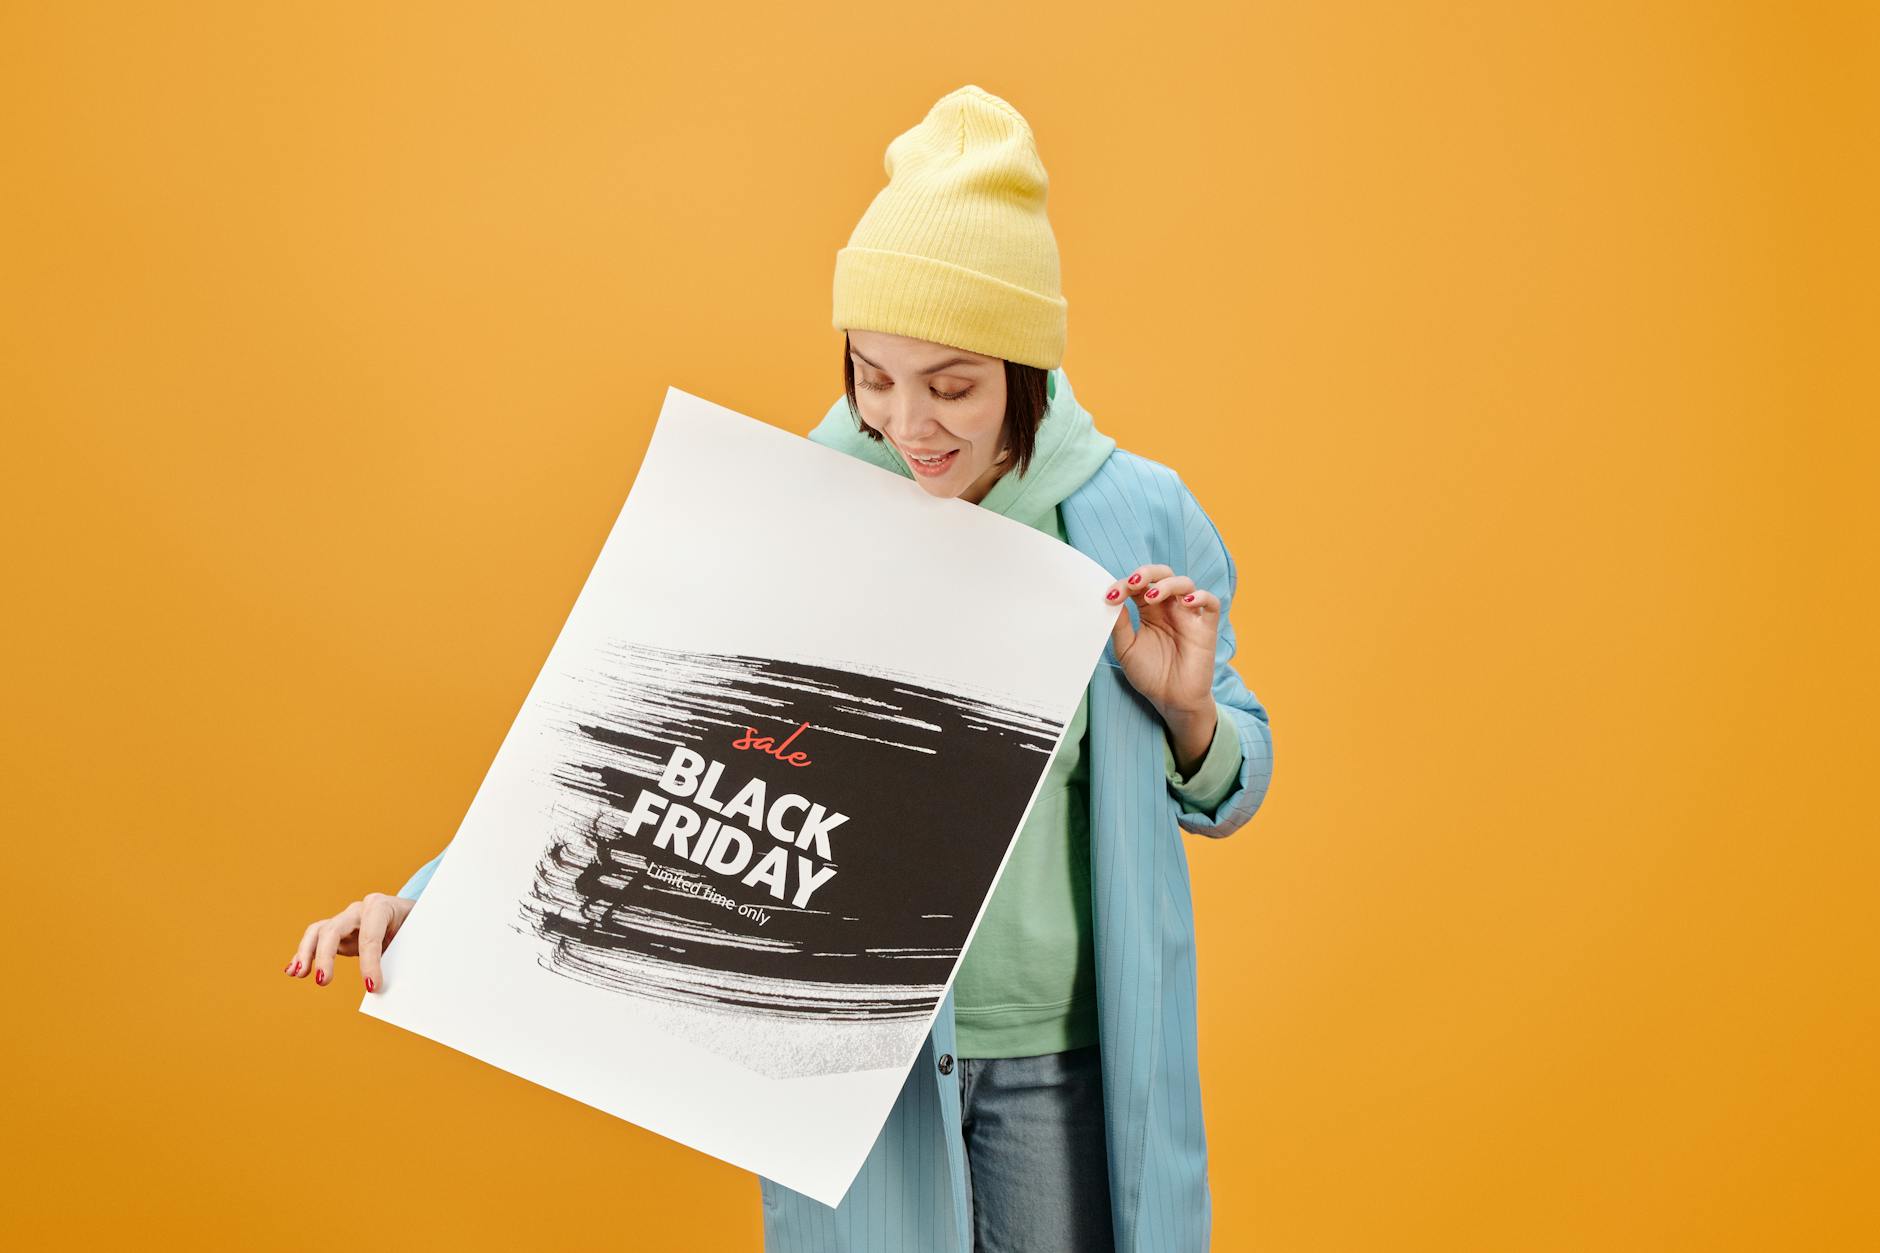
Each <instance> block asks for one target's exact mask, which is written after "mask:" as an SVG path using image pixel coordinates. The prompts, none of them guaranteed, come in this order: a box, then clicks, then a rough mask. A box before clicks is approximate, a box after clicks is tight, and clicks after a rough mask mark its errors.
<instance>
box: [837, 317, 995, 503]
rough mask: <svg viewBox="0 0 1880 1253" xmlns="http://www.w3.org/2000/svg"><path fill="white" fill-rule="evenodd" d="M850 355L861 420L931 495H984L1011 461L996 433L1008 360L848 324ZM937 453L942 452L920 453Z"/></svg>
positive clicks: (975, 498) (976, 498)
mask: <svg viewBox="0 0 1880 1253" xmlns="http://www.w3.org/2000/svg"><path fill="white" fill-rule="evenodd" d="M849 355H850V357H852V358H853V359H854V362H855V405H856V408H857V409H859V410H860V411H861V415H862V421H863V422H864V423H866V424H867V425H868V426H870V427H872V428H874V429H875V430H877V431H879V432H881V434H882V436H883V438H885V439H886V440H887V442H888V443H889V444H890V445H891V446H892V447H893V448H894V450H895V451H896V452H898V453H900V455H901V459H902V460H904V461H905V462H907V466H908V469H909V470H911V471H913V474H914V481H915V482H916V483H919V484H920V485H921V486H922V487H923V488H925V489H926V490H927V493H928V495H930V496H958V497H959V498H961V499H962V500H967V501H971V502H972V503H973V504H975V505H976V504H978V503H979V502H980V501H982V500H984V499H985V496H986V493H987V492H989V491H991V490H992V485H993V484H994V483H995V482H997V481H998V479H999V476H1000V475H1001V474H1003V473H1005V471H1006V469H1007V468H1008V467H1009V466H1010V465H1011V458H1010V456H1008V455H1006V453H1005V450H1004V448H1003V447H1002V446H1001V443H1000V438H999V437H1000V435H1002V434H1003V433H1004V428H1005V362H1004V361H1003V360H1001V359H1000V358H998V357H986V356H981V355H980V354H979V353H976V352H967V351H966V350H965V349H963V348H951V347H948V346H947V345H946V344H936V343H933V342H932V341H930V340H925V339H909V338H908V337H907V336H905V335H889V334H887V333H885V332H883V331H850V332H849ZM934 454H938V455H942V456H944V458H945V459H944V460H943V461H941V462H939V463H938V464H930V463H928V462H925V461H923V460H922V459H921V458H922V457H923V456H927V455H934Z"/></svg>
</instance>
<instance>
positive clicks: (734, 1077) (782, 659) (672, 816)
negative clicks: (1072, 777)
mask: <svg viewBox="0 0 1880 1253" xmlns="http://www.w3.org/2000/svg"><path fill="white" fill-rule="evenodd" d="M1110 582H1111V575H1110V574H1109V572H1108V571H1106V570H1105V569H1104V568H1103V567H1102V566H1100V565H1098V564H1097V563H1096V562H1094V561H1092V560H1090V559H1089V558H1088V557H1086V556H1084V555H1083V554H1082V553H1080V552H1078V551H1077V550H1076V549H1074V548H1072V547H1070V546H1069V545H1067V544H1063V543H1060V542H1059V541H1057V540H1055V539H1053V538H1051V537H1050V536H1048V535H1045V534H1043V533H1042V532H1040V531H1037V530H1034V529H1033V528H1031V527H1028V526H1025V525H1023V524H1022V523H1018V522H1014V521H1012V520H1010V519H1008V518H1004V517H1001V516H999V515H997V514H995V513H992V512H990V511H988V510H985V509H982V508H980V507H979V506H977V505H973V504H969V503H967V502H965V501H961V500H955V499H936V498H934V497H932V496H929V495H928V494H927V493H926V492H925V491H924V490H922V488H921V487H920V485H919V484H918V483H916V482H915V481H914V480H912V479H909V478H904V477H902V476H900V475H896V474H893V473H891V472H889V471H886V470H883V469H881V468H879V467H877V466H872V465H869V464H867V463H865V462H863V461H859V460H857V459H855V458H852V457H849V456H847V455H845V454H843V453H840V452H837V451H835V450H833V449H829V448H825V447H822V446H821V445H819V444H815V443H812V442H810V441H809V440H807V439H804V438H802V437H801V436H798V435H794V434H792V433H790V432H788V431H784V430H780V429H778V428H776V427H772V426H769V425H767V424H765V423H762V422H759V421H756V420H754V419H751V418H748V417H745V416H744V415H742V414H739V413H736V412H734V411H732V410H729V409H726V408H723V407H722V406H719V405H715V404H712V403H711V402H709V401H706V400H702V399H700V398H699V397H696V396H693V395H690V394H688V393H686V392H682V391H680V390H678V389H676V388H671V389H668V391H667V393H666V399H665V404H664V406H663V408H662V409H661V411H660V415H659V422H658V424H657V426H656V427H655V429H654V431H653V436H652V440H651V443H650V445H649V447H648V450H647V453H646V457H645V460H644V462H643V464H642V466H641V468H640V472H639V475H638V477H637V479H636V480H635V482H634V484H633V488H632V490H631V492H630V493H629V495H628V497H627V501H626V504H625V505H624V506H623V507H622V508H621V511H620V515H619V517H618V519H617V520H616V521H615V523H614V526H613V530H612V531H611V533H610V534H609V535H608V537H607V541H606V543H605V545H604V546H603V548H602V550H601V554H600V557H599V558H598V560H596V562H595V564H594V568H593V571H592V572H591V573H590V574H589V576H588V579H587V582H586V584H585V586H584V587H583V588H582V591H581V594H580V596H579V598H578V599H577V600H576V602H575V605H574V609H573V610H572V612H571V613H570V614H569V617H568V620H567V622H566V624H565V625H564V626H563V627H562V630H561V634H560V636H559V637H558V638H557V640H556V642H555V645H554V647H553V649H552V650H551V651H550V653H549V656H548V660H547V661H546V663H545V664H544V665H543V667H542V671H541V673H540V674H539V675H538V676H537V678H536V680H535V684H534V686H533V687H532V688H531V689H530V691H529V695H528V698H527V700H526V701H525V702H524V704H523V707H522V710H521V712H520V713H519V714H518V715H517V717H516V720H515V722H514V724H513V725H512V726H511V727H510V730H509V734H508V736H507V737H506V738H505V739H504V741H503V744H502V747H501V748H500V749H499V750H498V752H497V754H496V759H495V761H494V762H493V763H492V764H491V766H490V769H489V772H488V774H487V775H486V776H485V777H484V780H483V782H482V784H481V786H480V787H479V788H478V789H477V793H476V797H475V799H474V800H473V801H472V803H471V805H470V808H469V811H468V812H467V814H466V815H465V817H464V820H463V823H462V825H461V826H460V827H459V828H458V831H457V834H456V836H455V838H454V840H453V841H452V843H451V844H450V848H449V851H448V853H447V855H446V856H445V857H444V860H443V862H442V864H441V865H440V866H439V867H438V869H437V873H436V875H435V877H434V878H433V879H432V881H431V883H430V886H429V887H428V888H427V889H426V890H425V893H424V897H423V899H422V900H421V901H420V902H419V904H418V906H417V907H416V909H414V910H413V911H412V914H411V917H410V918H409V919H408V920H407V922H406V924H405V927H404V929H403V930H402V931H401V932H400V933H399V934H398V936H397V938H396V939H395V940H394V942H393V944H392V945H391V947H390V948H389V949H388V950H387V951H386V955H385V964H384V970H385V976H386V987H385V990H384V991H383V992H381V993H378V994H370V995H367V996H366V998H365V1000H364V1001H363V1003H362V1004H361V1007H360V1008H361V1009H362V1010H363V1011H364V1012H366V1013H368V1014H372V1015H374V1016H375V1017H378V1018H382V1019H384V1020H385V1021H387V1022H391V1023H396V1024H397V1025H399V1026H401V1027H404V1028H406V1029H408V1030H410V1031H414V1032H417V1033H418V1034H420V1035H424V1036H427V1037H429V1038H430V1039H433V1040H436V1041H438V1042H439V1043H442V1044H446V1045H449V1046H450V1047H452V1048H454V1049H458V1050H460V1051H462V1052H465V1053H468V1054H470V1055H471V1056H473V1057H477V1058H480V1059H482V1060H483V1061H486V1062H489V1063H490V1064H492V1065H495V1066H500V1067H502V1068H503V1069H505V1070H508V1071H511V1072H513V1073H514V1074H517V1075H520V1076H522V1077H523V1078H525V1079H528V1080H530V1081H532V1082H534V1083H538V1084H541V1085H543V1086H544V1087H548V1088H552V1089H554V1090H555V1091H557V1092H561V1093H563V1094H565V1095H567V1096H571V1097H574V1098H575V1099H576V1100H579V1101H583V1102H585V1103H587V1104H589V1105H592V1106H594V1107H596V1108H598V1109H602V1110H605V1111H607V1112H608V1113H610V1114H614V1115H616V1116H617V1117H620V1118H623V1119H626V1120H627V1121H629V1122H632V1123H635V1124H637V1125H639V1126H641V1127H644V1128H647V1129H648V1130H651V1131H654V1132H657V1133H659V1134H660V1135H663V1136H667V1137H670V1138H671V1139H673V1140H677V1141H679V1142H680V1143H682V1144H686V1145H689V1146H691V1147H693V1148H696V1149H698V1150H700V1151H702V1152H705V1153H709V1154H711V1155H713V1156H714V1157H718V1158H721V1159H723V1160H724V1161H727V1162H730V1163H732V1164H734V1165H737V1166H740V1167H743V1168H745V1169H748V1170H752V1171H756V1172H758V1173H760V1174H763V1175H767V1176H769V1177H770V1178H772V1179H775V1180H777V1181H778V1182H780V1183H783V1184H785V1185H787V1186H789V1187H791V1188H795V1189H797V1190H798V1191H800V1192H804V1193H806V1194H808V1195H809V1196H812V1197H814V1198H816V1199H817V1200H820V1201H822V1202H824V1203H825V1204H828V1205H832V1206H833V1205H836V1204H838V1203H839V1202H840V1201H841V1199H842V1197H843V1195H844V1194H845V1193H846V1192H847V1190H848V1187H849V1184H850V1182H851V1181H852V1180H853V1179H854V1178H855V1175H856V1173H857V1172H858V1171H859V1170H860V1169H861V1165H862V1162H863V1160H864V1159H865V1158H866V1157H867V1154H868V1151H869V1148H870V1147H871V1146H872V1145H873V1143H874V1140H875V1136H876V1135H877V1133H878V1132H879V1131H880V1129H881V1126H882V1124H883V1123H884V1122H885V1121H886V1119H887V1116H888V1112H889V1110H890V1109H891V1108H892V1106H893V1104H894V1101H895V1098H896V1096H897V1095H898V1093H899V1091H900V1088H901V1085H902V1082H903V1080H904V1078H905V1077H906V1075H907V1071H908V1068H909V1066H911V1065H912V1064H913V1061H914V1056H915V1053H916V1052H917V1050H918V1049H919V1048H920V1045H921V1042H922V1040H923V1039H924V1038H925V1036H926V1034H927V1031H928V1029H929V1028H930V1027H931V1025H932V1023H933V1018H934V1015H935V1013H936V1011H937V1010H938V1008H939V1004H940V1001H941V999H942V997H943V996H944V995H945V993H946V990H947V988H948V987H950V986H951V984H952V980H953V975H954V971H955V969H956V968H957V966H958V964H959V958H960V955H961V953H962V952H963V951H964V949H965V947H966V944H967V941H968V940H969V938H970V937H971V934H972V932H973V930H974V929H975V928H976V927H977V925H978V922H979V917H980V915H981V913H982V912H983V910H984V907H985V903H986V899H987V897H988V896H989V895H990V893H991V891H992V888H993V885H994V883H995V882H996V880H997V875H998V874H999V872H1000V871H1001V870H1002V869H1003V868H1004V864H1005V860H1006V855H1007V853H1008V852H1009V850H1010V848H1011V846H1012V843H1013V841H1014V838H1015V837H1016V835H1017V833H1018V830H1019V828H1020V827H1021V825H1022V823H1023V820H1024V817H1025V815H1026V814H1027V813H1029V811H1030V809H1031V803H1032V800H1033V798H1034V797H1035V796H1036V795H1037V792H1038V788H1039V785H1040V783H1041V782H1042V780H1043V777H1044V773H1045V768H1046V766H1047V765H1048V764H1049V761H1050V759H1051V757H1052V756H1053V755H1054V754H1055V752H1056V751H1057V746H1058V742H1059V739H1060V737H1061V735H1062V733H1063V731H1064V728H1065V725H1066V724H1067V723H1068V722H1069V721H1070V719H1071V716H1072V715H1073V713H1074V712H1075V711H1076V708H1077V703H1078V701H1079V699H1080V698H1081V697H1082V695H1083V690H1084V686H1085V684H1086V683H1087V682H1088V681H1089V679H1090V676H1091V672H1092V670H1093V669H1094V668H1095V666H1096V665H1097V663H1098V660H1099V657H1100V655H1101V653H1102V651H1103V646H1104V643H1105V642H1106V641H1107V640H1108V639H1109V635H1110V628H1111V624H1112V623H1113V622H1114V620H1115V617H1116V613H1117V612H1118V611H1117V609H1116V607H1115V606H1114V605H1110V604H1106V602H1105V601H1104V599H1103V591H1104V589H1105V588H1106V587H1107V586H1108V584H1109V583H1110Z"/></svg>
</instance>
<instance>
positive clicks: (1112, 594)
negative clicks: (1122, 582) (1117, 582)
mask: <svg viewBox="0 0 1880 1253" xmlns="http://www.w3.org/2000/svg"><path fill="white" fill-rule="evenodd" d="M1103 599H1105V600H1115V599H1116V589H1115V588H1111V589H1110V590H1109V591H1107V592H1105V593H1104V594H1103Z"/></svg>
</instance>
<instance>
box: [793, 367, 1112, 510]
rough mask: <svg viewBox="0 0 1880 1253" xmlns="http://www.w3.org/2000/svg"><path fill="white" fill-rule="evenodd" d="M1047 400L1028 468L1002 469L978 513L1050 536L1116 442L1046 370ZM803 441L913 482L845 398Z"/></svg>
mask: <svg viewBox="0 0 1880 1253" xmlns="http://www.w3.org/2000/svg"><path fill="white" fill-rule="evenodd" d="M1045 390H1046V394H1047V395H1048V396H1049V397H1050V399H1049V400H1048V401H1047V402H1046V404H1045V411H1044V418H1043V420H1042V421H1040V422H1039V423H1038V444H1037V447H1036V448H1035V449H1033V450H1032V456H1031V465H1030V466H1029V467H1028V468H1027V469H1026V470H1025V472H1024V473H1023V474H1019V473H1018V472H1016V471H1012V470H1008V471H1006V472H1005V473H1004V474H1002V475H1000V476H999V480H998V481H997V482H996V483H994V484H993V485H992V490H991V491H989V492H987V493H986V498H985V499H984V500H982V501H980V502H979V504H980V507H981V508H983V509H990V510H992V511H993V512H994V513H1000V514H1004V515H1005V516H1006V517H1008V518H1011V519H1012V520H1013V521H1015V522H1023V523H1024V524H1025V525H1026V526H1029V527H1032V528H1034V529H1036V530H1040V531H1043V532H1045V533H1046V534H1052V533H1053V527H1052V522H1053V520H1054V514H1055V512H1056V510H1057V507H1058V505H1059V504H1061V503H1062V502H1063V500H1064V498H1065V497H1067V496H1069V495H1070V494H1071V493H1072V492H1074V491H1076V490H1077V489H1078V488H1080V487H1082V486H1083V485H1084V484H1085V483H1087V482H1089V480H1090V476H1091V475H1093V474H1095V473H1096V472H1097V468H1098V467H1099V466H1101V465H1102V464H1103V462H1104V459H1105V458H1107V457H1108V456H1109V455H1110V453H1111V452H1112V451H1113V450H1114V449H1115V448H1116V441H1115V440H1114V439H1112V438H1111V437H1110V436H1108V435H1105V434H1104V433H1103V432H1101V431H1099V430H1097V424H1096V421H1095V419H1093V418H1092V417H1091V416H1090V412H1089V411H1088V410H1087V409H1085V408H1084V407H1083V406H1082V405H1080V404H1078V403H1077V397H1076V395H1075V393H1073V392H1072V391H1071V383H1070V379H1069V378H1068V377H1066V376H1065V373H1064V370H1063V368H1062V367H1059V368H1058V369H1055V370H1052V371H1051V373H1050V375H1049V376H1048V380H1047V382H1046V385H1045ZM809 438H810V439H811V440H812V441H813V442H815V443H818V444H822V445H823V446H825V447H827V448H833V449H835V450H836V451H837V452H845V453H847V454H849V455H850V456H851V457H859V458H861V459H862V460H863V461H868V462H872V463H873V464H875V465H878V466H880V467H881V468H882V469H884V470H889V471H892V472H893V473H895V474H898V475H900V476H901V477H902V478H904V479H911V478H913V477H914V472H913V471H912V470H910V469H908V468H907V464H906V463H905V462H904V461H902V460H901V455H900V454H899V453H897V452H895V451H894V446H893V445H891V444H889V443H887V442H886V441H885V440H883V441H877V440H873V439H870V438H869V437H868V436H866V435H864V434H862V432H861V430H860V429H859V427H858V424H857V422H856V420H855V415H854V414H852V413H850V412H849V398H848V397H847V396H846V395H843V396H838V397H836V402H835V403H834V404H833V405H831V406H829V411H828V412H827V413H825V414H824V415H823V419H822V421H821V422H818V423H817V424H816V426H815V428H814V429H813V430H811V431H810V433H809Z"/></svg>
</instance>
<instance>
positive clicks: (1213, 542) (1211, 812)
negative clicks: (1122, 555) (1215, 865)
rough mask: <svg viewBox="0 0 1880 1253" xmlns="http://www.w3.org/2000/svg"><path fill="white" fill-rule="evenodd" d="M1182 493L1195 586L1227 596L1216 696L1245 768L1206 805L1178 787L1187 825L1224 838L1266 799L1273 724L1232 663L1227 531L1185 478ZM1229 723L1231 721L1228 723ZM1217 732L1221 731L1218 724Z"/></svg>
mask: <svg viewBox="0 0 1880 1253" xmlns="http://www.w3.org/2000/svg"><path fill="white" fill-rule="evenodd" d="M1179 496H1180V498H1181V512H1182V533H1183V552H1184V556H1185V558H1186V567H1187V568H1186V569H1183V570H1180V571H1178V572H1177V573H1180V574H1186V575H1187V576H1188V577H1189V578H1191V579H1193V580H1194V581H1195V586H1197V587H1201V588H1205V589H1207V590H1208V591H1210V592H1213V593H1214V594H1215V595H1216V596H1217V597H1219V598H1220V601H1221V629H1220V633H1219V635H1218V637H1217V639H1216V641H1215V647H1214V699H1215V702H1216V704H1217V705H1219V706H1220V708H1221V710H1222V711H1223V712H1224V713H1225V715H1226V716H1227V718H1229V719H1231V721H1232V725H1233V727H1234V729H1235V731H1236V732H1237V733H1238V736H1239V740H1240V768H1239V770H1238V771H1237V772H1236V774H1235V776H1234V778H1233V782H1232V783H1231V784H1230V785H1229V787H1228V790H1227V792H1226V794H1225V795H1223V796H1222V797H1220V798H1219V799H1218V800H1217V801H1215V803H1214V804H1212V805H1200V804H1198V803H1197V799H1196V798H1195V797H1194V796H1193V795H1192V794H1191V793H1185V792H1184V791H1183V790H1181V789H1175V788H1172V789H1171V791H1172V792H1173V794H1174V796H1175V797H1176V801H1177V805H1178V809H1179V813H1178V816H1177V819H1176V820H1177V822H1178V823H1179V824H1180V826H1181V829H1182V830H1184V831H1191V832H1193V833H1195V834H1196V835H1206V836H1211V837H1213V838H1215V839H1220V838H1222V837H1224V836H1229V835H1232V834H1233V833H1234V832H1235V831H1237V830H1239V829H1240V828H1241V826H1243V825H1244V824H1245V823H1246V821H1247V820H1248V819H1249V818H1251V817H1253V815H1254V812H1255V811H1256V810H1258V809H1259V808H1260V804H1261V802H1262V801H1264V800H1265V799H1266V792H1267V788H1268V786H1269V785H1270V784H1271V782H1272V779H1273V729H1272V727H1271V726H1270V725H1269V723H1268V720H1267V714H1266V706H1264V705H1262V704H1261V703H1260V699H1259V698H1258V697H1257V696H1255V695H1254V694H1253V692H1252V690H1251V689H1250V688H1248V687H1247V685H1246V683H1244V682H1243V681H1242V680H1241V677H1240V674H1239V672H1238V671H1236V670H1235V669H1234V667H1233V665H1232V664H1231V662H1232V660H1233V656H1234V649H1235V641H1234V624H1233V622H1232V621H1231V620H1230V619H1229V618H1228V616H1227V615H1228V610H1229V609H1230V608H1231V607H1232V606H1233V603H1234V592H1235V580H1236V577H1237V572H1236V570H1235V567H1234V558H1233V555H1232V554H1231V553H1229V552H1228V551H1227V544H1226V543H1225V542H1224V541H1223V540H1222V539H1221V533H1220V530H1219V529H1218V528H1216V527H1215V525H1214V520H1213V519H1212V518H1210V517H1208V515H1207V512H1206V511H1205V510H1203V509H1202V508H1201V502H1200V501H1198V500H1196V499H1195V497H1194V493H1193V492H1191V491H1189V490H1188V488H1187V485H1186V484H1183V485H1182V487H1181V490H1180V492H1179ZM1223 725H1226V724H1223ZM1215 734H1216V735H1219V734H1220V729H1219V728H1217V729H1216V732H1215Z"/></svg>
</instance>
